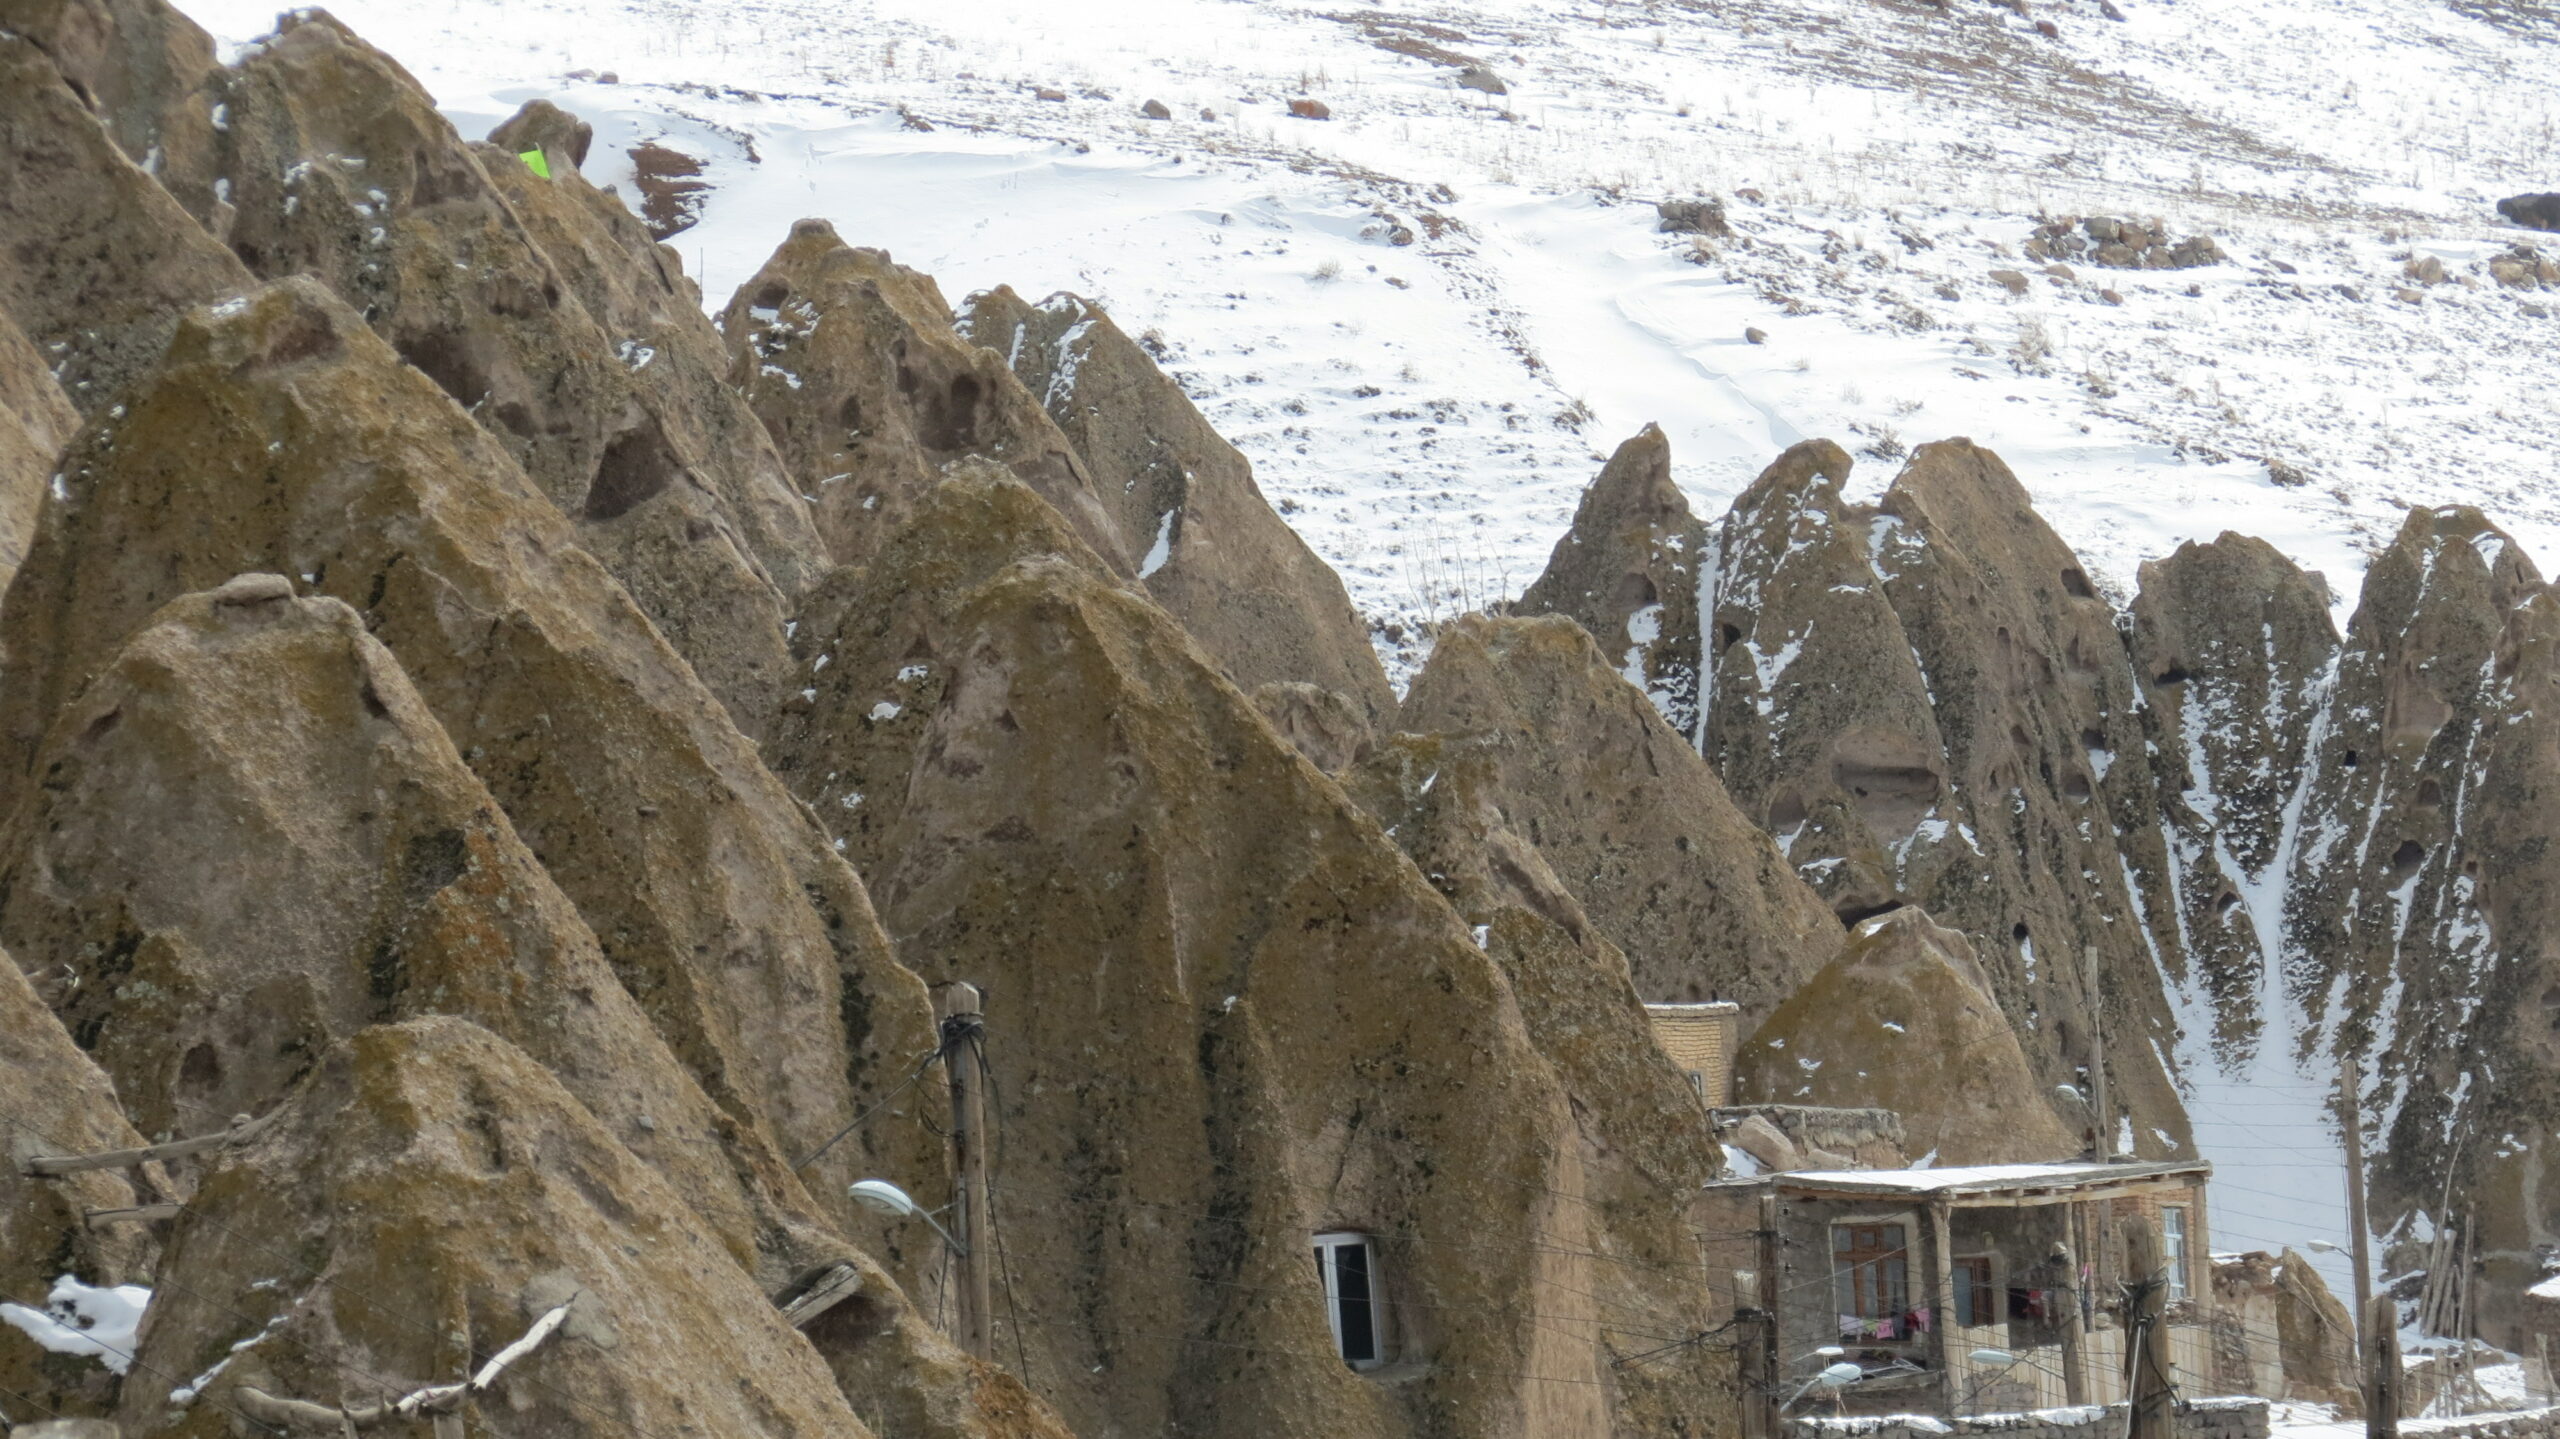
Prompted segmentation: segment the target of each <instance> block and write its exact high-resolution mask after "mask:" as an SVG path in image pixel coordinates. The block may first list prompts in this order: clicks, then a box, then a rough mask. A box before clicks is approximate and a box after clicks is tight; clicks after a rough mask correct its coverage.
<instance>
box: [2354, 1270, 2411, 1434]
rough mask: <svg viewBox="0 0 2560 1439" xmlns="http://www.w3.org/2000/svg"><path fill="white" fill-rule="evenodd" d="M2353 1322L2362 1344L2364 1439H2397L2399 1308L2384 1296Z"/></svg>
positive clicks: (2367, 1305) (2372, 1303) (2388, 1297)
mask: <svg viewBox="0 0 2560 1439" xmlns="http://www.w3.org/2000/svg"><path fill="white" fill-rule="evenodd" d="M2357 1318H2359V1319H2360V1320H2362V1321H2363V1324H2364V1341H2363V1342H2362V1343H2361V1344H2359V1345H2357V1346H2356V1347H2357V1349H2358V1350H2359V1351H2360V1352H2361V1356H2362V1358H2363V1360H2364V1433H2365V1439H2400V1306H2399V1305H2397V1304H2395V1303H2394V1302H2392V1299H2391V1296H2390V1295H2388V1294H2384V1295H2379V1296H2377V1297H2375V1298H2374V1299H2371V1300H2369V1301H2367V1302H2366V1304H2365V1307H2364V1308H2363V1309H2362V1310H2360V1311H2358V1313H2357Z"/></svg>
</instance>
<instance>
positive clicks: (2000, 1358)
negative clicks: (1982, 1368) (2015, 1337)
mask: <svg viewBox="0 0 2560 1439" xmlns="http://www.w3.org/2000/svg"><path fill="white" fill-rule="evenodd" d="M1965 1357H1966V1358H1967V1359H1970V1360H1972V1361H1973V1362H1974V1363H1976V1364H2015V1363H2017V1362H2018V1356H2017V1355H2015V1354H2012V1353H2010V1352H2009V1351H2008V1350H2006V1349H1976V1350H1975V1351H1973V1352H1972V1353H1971V1354H1968V1355H1966V1356H1965Z"/></svg>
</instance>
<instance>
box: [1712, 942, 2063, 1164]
mask: <svg viewBox="0 0 2560 1439" xmlns="http://www.w3.org/2000/svg"><path fill="white" fill-rule="evenodd" d="M1735 1060H1736V1062H1735V1066H1734V1078H1733V1083H1734V1100H1735V1102H1736V1103H1738V1104H1817V1105H1828V1106H1833V1107H1837V1108H1844V1109H1858V1108H1869V1107H1872V1108H1880V1109H1890V1110H1892V1111H1893V1112H1895V1113H1896V1114H1899V1115H1901V1116H1902V1123H1903V1128H1904V1133H1905V1135H1906V1139H1905V1143H1906V1145H1907V1147H1908V1148H1909V1149H1910V1150H1911V1152H1912V1153H1914V1154H1921V1155H1935V1156H1937V1159H1936V1162H1937V1163H1939V1164H1942V1165H1966V1164H2005V1163H2021V1162H2026V1161H2033V1160H2051V1159H2057V1158H2061V1157H2064V1156H2066V1155H2069V1154H2070V1153H2072V1152H2073V1151H2074V1150H2075V1149H2076V1148H2077V1140H2078V1136H2077V1135H2076V1134H2075V1133H2074V1132H2073V1131H2072V1130H2071V1129H2070V1128H2068V1127H2066V1126H2065V1125H2064V1124H2063V1122H2062V1121H2061V1120H2060V1119H2058V1118H2057V1117H2055V1115H2054V1112H2053V1109H2052V1107H2051V1106H2050V1105H2049V1104H2047V1103H2046V1101H2045V1099H2044V1093H2045V1086H2044V1085H2043V1084H2041V1083H2039V1082H2037V1079H2036V1076H2035V1072H2034V1070H2033V1068H2032V1067H2031V1066H2030V1065H2029V1064H2028V1062H2027V1056H2026V1053H2025V1052H2024V1051H2023V1050H2022V1049H2021V1048H2020V1047H2019V1044H2018V1036H2017V1034H2016V1033H2015V1032H2014V1031H2013V1030H2012V1029H2011V1028H2010V1021H2009V1019H2008V1017H2007V1016H2006V1015H2004V1014H2002V1013H2001V1010H2000V1004H1999V1001H1998V1000H1997V999H1995V998H1994V997H1993V995H1992V991H1991V985H1990V983H1989V981H1988V978H1987V977H1986V976H1985V975H1984V974H1983V972H1982V967H1981V964H1980V962H1979V961H1978V960H1977V959H1976V958H1975V956H1974V952H1973V946H1972V944H1971V943H1970V942H1968V941H1967V940H1966V939H1965V937H1964V936H1963V935H1962V934H1959V933H1957V932H1956V931H1954V930H1952V929H1948V928H1946V927H1945V926H1944V925H1941V924H1938V923H1937V922H1935V921H1934V920H1932V919H1930V918H1929V916H1927V915H1925V914H1923V913H1921V912H1920V911H1918V910H1916V909H1911V908H1909V907H1905V908H1902V909H1897V910H1895V911H1893V912H1892V913H1891V914H1887V915H1881V916H1878V917H1877V918H1874V919H1870V920H1868V921H1866V922H1865V923H1863V924H1861V925H1859V926H1858V927H1857V928H1856V929H1853V930H1851V931H1850V932H1849V943H1848V945H1847V947H1846V948H1844V949H1843V950H1841V952H1840V957H1839V958H1838V959H1835V960H1833V961H1832V962H1831V963H1830V964H1829V965H1827V966H1825V967H1824V969H1823V970H1822V972H1821V973H1820V974H1817V975H1815V976H1814V977H1813V978H1812V979H1811V980H1809V981H1807V982H1806V984H1805V985H1804V987H1803V988H1801V989H1799V990H1797V991H1796V992H1795V994H1794V995H1793V996H1792V997H1790V998H1789V999H1788V1000H1787V1001H1786V1002H1785V1003H1784V1004H1781V1005H1779V1006H1778V1009H1777V1012H1776V1013H1774V1014H1772V1015H1770V1016H1769V1018H1768V1020H1767V1022H1766V1023H1764V1024H1762V1025H1761V1026H1760V1028H1759V1029H1758V1030H1757V1031H1756V1032H1754V1033H1753V1034H1752V1036H1751V1038H1750V1039H1748V1040H1746V1041H1745V1042H1744V1043H1743V1045H1742V1049H1741V1052H1740V1053H1739V1054H1738V1055H1736V1056H1735Z"/></svg>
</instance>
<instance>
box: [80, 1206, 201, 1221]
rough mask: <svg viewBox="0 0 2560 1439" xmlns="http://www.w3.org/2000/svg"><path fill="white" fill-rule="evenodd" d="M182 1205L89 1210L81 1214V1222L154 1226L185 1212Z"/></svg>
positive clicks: (184, 1207)
mask: <svg viewBox="0 0 2560 1439" xmlns="http://www.w3.org/2000/svg"><path fill="white" fill-rule="evenodd" d="M186 1207H187V1206H185V1205H183V1204H136V1205H133V1206H132V1207H130V1208H126V1209H91V1210H87V1211H85V1212H83V1213H82V1215H81V1216H80V1217H81V1218H82V1219H83V1220H85V1221H87V1222H88V1223H89V1224H91V1225H99V1224H156V1223H158V1222H159V1221H161V1220H163V1219H175V1218H177V1217H178V1215H179V1214H180V1213H182V1212H184V1211H185V1209H186Z"/></svg>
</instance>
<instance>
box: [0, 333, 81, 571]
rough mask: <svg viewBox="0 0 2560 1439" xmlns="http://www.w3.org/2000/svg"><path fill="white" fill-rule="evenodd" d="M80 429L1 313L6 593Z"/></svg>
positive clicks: (0, 538)
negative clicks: (57, 468)
mask: <svg viewBox="0 0 2560 1439" xmlns="http://www.w3.org/2000/svg"><path fill="white" fill-rule="evenodd" d="M79 428H80V412H79V411H77V410H75V409H73V408H71V401H70V400H68V399H66V398H64V396H63V393H62V387H61V386H60V385H57V384H55V383H54V382H53V375H52V373H51V372H50V371H48V370H47V369H46V368H45V364H44V359H43V357H42V356H40V355H38V354H37V353H36V347H35V346H34V345H33V344H31V343H29V341H28V340H27V337H26V336H25V335H24V334H23V333H21V332H20V331H19V329H18V327H17V326H16V325H15V324H12V323H11V322H10V320H9V315H8V312H7V311H6V310H0V590H6V589H7V588H8V585H9V578H10V576H12V575H15V574H16V573H17V572H18V562H19V561H21V560H23V559H25V558H26V557H27V544H28V542H29V541H31V540H33V539H34V538H35V530H36V512H37V510H38V509H39V508H41V507H42V506H43V504H44V492H45V486H46V484H47V483H48V482H50V480H51V479H52V477H53V462H54V460H55V459H56V458H57V457H59V456H60V455H61V454H62V447H63V446H65V445H67V444H69V443H71V435H72V432H73V431H75V430H77V429H79Z"/></svg>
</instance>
